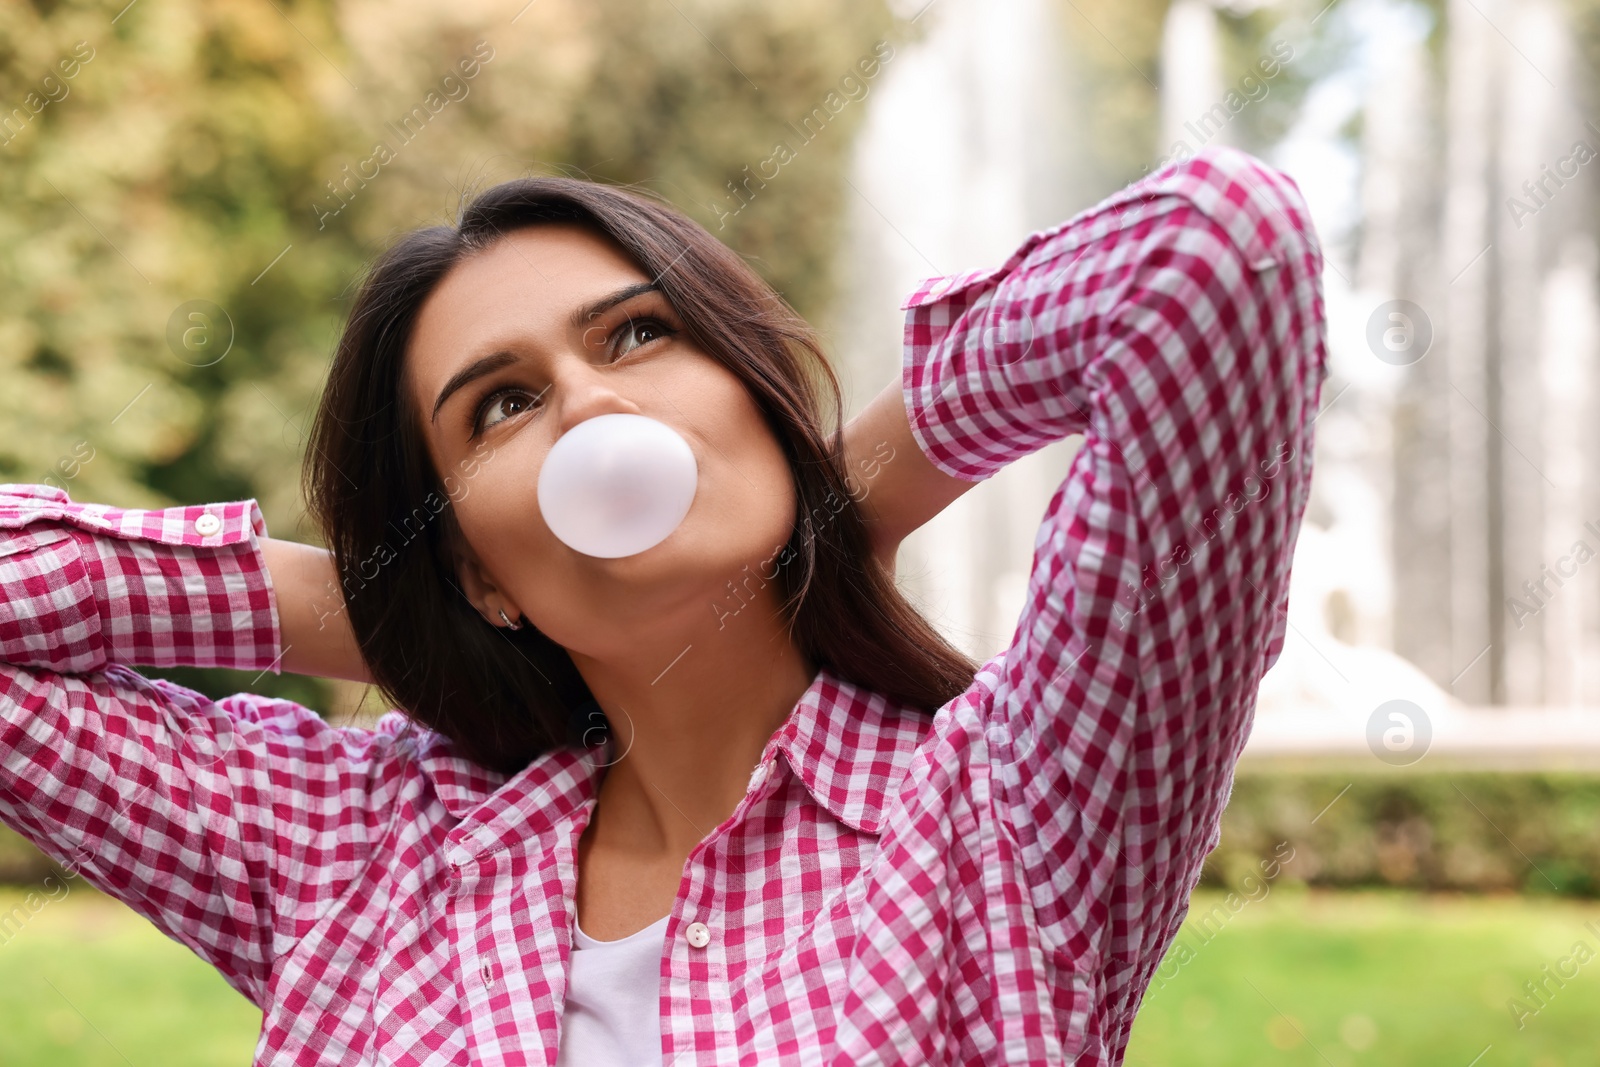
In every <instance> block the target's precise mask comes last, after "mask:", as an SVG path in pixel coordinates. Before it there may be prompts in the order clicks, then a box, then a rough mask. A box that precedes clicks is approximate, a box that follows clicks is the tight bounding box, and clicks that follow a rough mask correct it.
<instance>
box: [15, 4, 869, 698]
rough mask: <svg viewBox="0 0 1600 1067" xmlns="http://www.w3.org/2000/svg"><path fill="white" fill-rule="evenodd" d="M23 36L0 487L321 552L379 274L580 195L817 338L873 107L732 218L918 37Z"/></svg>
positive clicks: (214, 10) (290, 12) (416, 23)
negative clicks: (315, 426) (413, 247)
mask: <svg viewBox="0 0 1600 1067" xmlns="http://www.w3.org/2000/svg"><path fill="white" fill-rule="evenodd" d="M119 11H120V14H119ZM6 22H7V31H8V32H7V33H6V35H5V36H4V37H3V38H0V107H3V108H5V109H6V111H7V113H9V114H10V115H11V124H10V126H8V127H6V128H5V129H4V131H3V132H0V140H3V141H4V143H3V144H0V380H3V381H4V382H5V388H4V390H0V427H3V432H0V481H19V482H44V481H51V482H53V483H54V484H57V485H59V486H61V487H63V488H65V489H67V490H68V492H70V493H71V494H72V495H73V497H74V499H80V500H93V501H97V502H104V503H110V504H116V505H120V506H124V507H138V506H142V507H160V506H168V505H172V504H177V503H193V502H197V501H211V500H225V499H241V498H245V497H255V498H257V499H259V500H260V502H261V506H262V509H263V512H264V514H265V516H266V518H267V522H268V526H269V528H270V529H271V531H272V533H273V534H274V535H275V536H279V537H288V538H294V539H301V540H315V534H314V532H313V531H312V530H311V529H310V528H309V526H308V525H307V524H306V523H305V521H304V511H303V507H302V504H301V500H300V493H299V477H298V476H299V466H300V459H301V455H302V445H303V436H304V433H305V431H306V429H307V425H308V422H309V419H310V415H311V412H312V410H313V406H314V404H315V403H316V399H317V396H318V393H319V391H320V389H321V386H322V382H323V378H324V375H325V369H326V360H327V359H328V357H329V354H330V353H331V351H332V347H333V343H334V340H335V338H336V336H337V332H338V329H339V327H340V324H341V322H342V318H343V315H344V313H345V311H346V309H347V307H348V302H349V300H350V298H351V295H352V292H353V285H354V279H356V278H357V277H358V276H359V273H360V270H361V267H362V265H363V264H364V263H365V262H367V261H368V260H369V259H370V258H371V257H372V256H373V255H374V254H375V253H376V252H377V251H379V250H380V249H381V248H382V247H383V246H385V245H386V244H387V243H389V242H390V241H391V240H392V239H393V238H394V237H395V236H396V235H398V234H399V233H400V232H403V231H404V230H407V229H410V228H413V227H415V226H418V225H424V224H428V223H431V222H442V221H447V220H448V219H450V218H451V217H452V216H453V214H454V212H455V210H456V208H457V207H458V206H459V204H460V202H461V199H462V198H463V197H465V196H467V195H470V193H471V192H472V191H473V190H474V189H478V188H482V187H484V186H485V185H487V184H492V183H493V182H495V181H500V180H504V179H506V178H509V177H514V176H518V175H523V174H528V173H567V174H577V175H586V176H590V177H594V178H597V179H603V180H608V181H616V182H626V183H634V184H637V185H638V186H639V187H641V188H643V189H646V190H649V191H652V192H654V193H656V194H658V195H660V196H663V197H665V198H667V199H669V200H671V201H672V202H674V203H675V204H677V206H679V207H680V208H682V209H684V210H686V211H687V212H688V213H689V214H691V215H692V216H694V217H695V218H697V219H698V220H699V221H701V222H702V223H705V224H706V225H708V226H709V227H710V228H711V229H712V230H713V231H714V232H718V235H719V236H720V237H722V238H723V239H724V240H725V241H727V242H728V243H729V244H730V245H732V246H733V247H734V248H736V249H738V250H739V251H740V252H741V253H743V254H745V255H746V256H748V257H749V258H750V259H751V260H752V262H753V263H754V265H755V266H756V267H757V269H758V270H760V271H762V272H763V273H764V274H765V275H766V276H767V278H768V279H769V280H770V281H771V282H772V283H773V284H774V285H775V286H776V287H777V288H778V289H779V290H780V291H781V292H783V293H784V294H785V295H786V296H787V297H788V298H789V299H790V300H791V302H793V303H794V304H795V305H796V306H797V307H798V308H799V309H800V310H801V312H802V313H804V314H816V313H818V312H819V311H820V310H821V309H822V308H823V307H824V306H825V304H826V302H827V299H828V296H829V292H830V284H831V281H830V274H829V270H828V263H829V260H830V255H829V253H830V250H831V248H832V247H833V245H834V243H835V240H836V236H837V233H836V231H837V228H838V225H839V217H840V203H839V201H840V194H839V187H840V184H841V183H840V181H839V176H840V171H841V165H842V162H843V160H844V157H845V153H846V151H847V149H848V146H849V142H850V136H849V135H850V131H851V129H852V128H853V127H854V126H855V125H856V123H857V121H858V120H859V118H860V117H861V114H862V112H863V109H862V108H860V107H855V108H845V109H843V110H842V112H840V113H839V114H838V115H837V117H836V118H835V119H834V120H833V121H831V122H830V123H829V125H828V126H827V128H826V129H825V130H824V132H823V134H822V135H820V136H817V137H816V138H815V139H814V140H813V141H811V142H810V143H808V144H806V145H805V146H804V147H803V148H801V150H800V152H799V156H798V158H797V159H795V160H794V161H793V162H792V163H790V164H788V165H786V166H785V167H783V169H782V171H781V173H780V175H779V177H778V178H777V179H775V180H773V181H771V182H769V183H767V185H766V187H765V188H763V189H761V190H760V192H759V199H757V200H755V201H754V202H753V203H751V204H750V206H749V210H746V211H743V212H740V213H739V214H738V215H737V216H736V217H734V218H733V219H731V220H730V221H729V223H728V225H727V226H726V228H725V229H722V230H719V229H718V227H717V220H718V218H719V215H720V213H719V209H718V208H717V207H715V206H714V205H715V204H717V203H719V202H722V201H723V200H724V198H725V197H726V196H727V195H728V194H727V192H726V189H725V188H724V186H725V183H726V182H728V181H731V180H734V179H739V180H742V179H743V173H742V169H743V168H744V167H745V166H746V165H747V164H750V165H754V164H755V163H757V162H759V161H760V160H762V159H765V158H767V157H768V156H770V155H771V153H772V148H773V144H774V141H775V140H777V139H779V138H782V137H785V136H786V124H787V123H789V122H791V121H795V120H798V119H799V118H800V117H801V116H802V115H804V114H806V113H808V112H809V111H810V110H811V109H812V108H813V107H815V106H818V105H819V104H821V103H822V102H823V100H824V99H825V97H826V96H827V94H828V93H829V92H830V91H831V90H834V89H835V88H836V87H837V86H838V84H839V82H840V80H841V79H842V78H844V77H845V76H846V75H849V74H850V73H852V70H853V68H854V67H855V64H856V62H857V60H858V59H859V58H861V57H863V56H866V55H870V54H871V52H872V49H873V45H874V43H875V42H876V41H878V40H880V39H883V38H885V37H886V36H889V35H891V34H894V33H896V27H895V25H894V23H893V20H892V19H891V18H890V16H889V15H888V13H887V10H886V9H885V8H884V6H883V5H882V4H881V3H876V2H874V3H866V4H860V3H850V2H847V0H802V2H798V3H792V4H785V5H781V6H769V5H765V4H761V3H757V2H755V0H601V2H598V3H590V4H580V3H576V2H573V0H535V2H533V3H529V4H526V6H524V3H523V2H522V0H512V2H497V3H488V2H485V0H462V2H460V3H455V4H450V5H435V4H403V5H397V4H395V3H392V2H385V3H377V2H373V0H345V2H341V3H333V2H327V0H301V2H299V3H294V4H287V3H276V2H274V0H233V2H229V3H225V4H206V3H200V2H198V0H174V2H171V3H164V4H156V5H152V4H137V5H130V6H129V7H128V8H126V9H123V8H122V6H121V4H120V3H115V2H113V3H112V4H88V3H72V2H66V3H60V4H38V5H32V6H30V5H11V6H9V7H8V10H7V14H6ZM80 42H81V43H80ZM84 57H86V58H84ZM69 69H70V70H71V72H72V73H71V76H70V77H69V76H68V75H67V71H68V70H69ZM468 71H470V72H471V73H470V75H469V74H468ZM29 94H33V95H31V96H30V95H29ZM430 94H432V95H431V96H430ZM408 116H411V119H410V123H409V126H407V127H405V128H402V126H401V124H402V123H405V122H406V121H407V117H408ZM380 149H381V151H380ZM724 210H725V209H724ZM780 253H781V254H780ZM191 301H208V302H210V303H211V304H214V305H216V306H217V307H219V308H221V309H222V314H221V315H215V314H207V313H206V312H204V310H202V311H201V313H200V314H201V317H198V318H197V317H193V315H191V313H190V312H191V309H190V308H184V309H183V311H182V312H181V313H180V311H179V309H180V306H181V305H186V304H188V303H189V302H191ZM169 335H171V336H170V337H169ZM149 673H151V674H158V675H164V676H167V677H171V678H174V679H175V680H178V681H181V682H183V683H184V684H188V685H191V686H194V687H196V688H200V689H202V690H204V691H207V692H211V693H213V694H214V695H217V694H220V693H226V692H232V691H235V690H237V689H240V688H244V687H245V686H246V685H247V684H248V685H249V687H250V688H253V689H255V690H258V691H261V692H267V693H272V694H275V695H283V696H289V697H291V698H293V699H297V700H300V701H301V702H302V703H307V704H309V705H311V706H313V707H320V708H326V707H328V702H329V700H330V699H331V695H330V690H329V689H328V688H327V687H326V686H324V684H323V683H321V682H318V681H315V680H311V679H296V678H292V677H290V676H281V677H280V676H275V675H271V674H267V675H264V676H262V677H260V678H255V679H252V678H251V677H250V676H247V675H240V674H235V673H233V672H214V671H195V670H176V671H165V670H161V671H158V670H151V671H149Z"/></svg>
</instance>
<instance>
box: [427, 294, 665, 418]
mask: <svg viewBox="0 0 1600 1067" xmlns="http://www.w3.org/2000/svg"><path fill="white" fill-rule="evenodd" d="M660 290H661V286H660V285H658V284H657V283H655V282H639V283H638V284H637V285H629V286H625V287H624V288H621V289H618V290H617V291H616V292H614V293H611V294H609V295H607V296H603V297H601V298H600V299H598V300H594V301H591V302H589V303H587V304H585V305H583V306H582V307H580V308H578V309H577V310H576V311H574V312H573V313H572V315H571V317H570V318H569V320H568V321H569V322H570V323H571V324H572V325H573V326H575V327H576V326H582V325H583V324H584V323H585V322H588V321H589V320H591V319H593V318H595V317H596V316H598V315H603V314H605V313H606V312H607V311H610V310H611V309H612V308H614V307H616V306H617V305H618V304H620V303H622V302H623V301H625V300H632V299H633V298H634V297H636V296H640V295H641V294H644V293H654V292H660ZM516 361H517V357H516V356H515V355H514V354H513V353H511V352H507V351H505V350H503V349H502V350H501V351H499V352H494V353H492V354H490V355H487V356H484V357H483V358H482V359H475V360H473V361H472V362H471V363H468V364H467V365H466V366H465V367H462V368H461V369H460V370H458V371H456V372H455V373H454V374H452V375H451V376H450V380H449V381H447V382H445V383H444V388H443V389H440V390H439V396H438V398H437V399H435V400H434V402H433V414H432V415H431V416H430V418H429V421H430V422H438V421H439V409H440V408H442V407H444V402H445V401H446V400H449V399H450V398H451V397H452V396H454V395H455V394H456V393H457V392H458V391H459V390H461V389H463V388H465V387H466V386H468V385H471V384H472V383H473V382H475V381H477V380H478V379H479V378H482V377H484V376H485V375H489V374H493V373H494V372H495V371H497V370H501V369H503V368H505V367H509V366H510V365H511V364H513V363H515V362H516Z"/></svg>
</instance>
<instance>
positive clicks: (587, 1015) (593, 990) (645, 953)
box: [556, 915, 672, 1067]
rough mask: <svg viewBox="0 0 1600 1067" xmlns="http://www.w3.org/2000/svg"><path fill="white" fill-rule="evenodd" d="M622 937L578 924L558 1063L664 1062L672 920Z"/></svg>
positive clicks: (630, 1065)
mask: <svg viewBox="0 0 1600 1067" xmlns="http://www.w3.org/2000/svg"><path fill="white" fill-rule="evenodd" d="M670 918H672V916H670V915H664V916H662V917H661V919H660V921H658V922H655V923H652V924H650V925H649V926H647V927H645V928H644V929H643V930H640V931H638V932H636V933H632V934H629V935H628V936H627V937H624V938H621V939H620V940H617V941H596V940H595V939H594V938H592V937H590V936H589V935H588V934H586V933H584V932H583V927H581V926H576V925H575V927H574V928H575V930H576V936H575V937H574V938H573V943H572V973H571V975H570V976H569V978H568V982H567V1002H566V1006H565V1008H564V1009H563V1013H562V1016H561V1051H560V1053H559V1055H558V1056H557V1057H556V1067H660V1064H661V956H662V953H664V952H665V951H666V947H667V920H668V919H670Z"/></svg>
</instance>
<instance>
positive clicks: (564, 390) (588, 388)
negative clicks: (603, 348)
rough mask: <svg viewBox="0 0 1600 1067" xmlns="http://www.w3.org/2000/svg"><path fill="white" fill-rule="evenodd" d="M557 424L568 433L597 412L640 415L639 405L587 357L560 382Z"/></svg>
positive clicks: (562, 430) (568, 369)
mask: <svg viewBox="0 0 1600 1067" xmlns="http://www.w3.org/2000/svg"><path fill="white" fill-rule="evenodd" d="M556 393H557V400H556V403H557V405H558V414H559V416H560V417H559V418H558V419H557V420H556V425H557V427H558V428H559V430H560V432H561V433H566V432H567V431H568V430H570V429H572V428H573V427H574V426H576V425H578V423H580V422H584V421H587V420H588V419H592V418H594V417H595V416H596V415H613V414H619V413H620V414H624V415H640V414H643V412H641V411H640V410H639V405H638V404H635V403H634V402H633V401H632V400H629V399H628V398H627V397H625V396H623V395H622V394H621V393H619V392H617V390H616V389H615V388H614V387H613V386H612V384H611V381H610V378H609V376H608V375H606V374H605V373H603V372H602V371H601V369H600V368H598V367H596V366H594V365H593V364H591V363H588V362H587V361H584V360H576V361H573V363H572V365H570V366H569V367H568V368H567V369H566V372H565V373H564V374H563V376H562V380H561V381H559V382H558V383H557V385H556Z"/></svg>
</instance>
